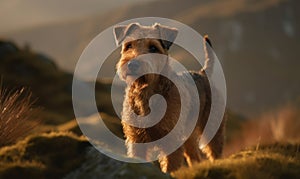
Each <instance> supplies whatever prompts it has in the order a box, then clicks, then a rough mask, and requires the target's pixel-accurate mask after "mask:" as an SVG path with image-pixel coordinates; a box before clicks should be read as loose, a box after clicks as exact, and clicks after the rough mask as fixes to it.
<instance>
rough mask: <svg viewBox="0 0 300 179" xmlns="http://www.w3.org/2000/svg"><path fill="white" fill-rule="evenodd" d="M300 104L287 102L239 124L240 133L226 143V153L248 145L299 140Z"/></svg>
mask: <svg viewBox="0 0 300 179" xmlns="http://www.w3.org/2000/svg"><path fill="white" fill-rule="evenodd" d="M299 129H300V106H299V105H296V104H293V105H292V104H287V105H285V106H283V107H281V108H278V109H276V110H272V111H269V112H266V113H264V114H262V115H261V116H259V117H257V118H256V119H252V120H248V121H246V122H244V123H243V124H242V125H241V130H240V134H239V135H236V136H234V137H232V140H231V142H229V143H228V145H227V146H228V147H227V151H226V155H228V154H231V153H235V152H237V151H239V150H241V149H244V148H246V147H248V146H259V145H262V144H270V143H274V142H299V141H300V133H299Z"/></svg>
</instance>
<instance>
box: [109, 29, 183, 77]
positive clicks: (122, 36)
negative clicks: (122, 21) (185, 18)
mask: <svg viewBox="0 0 300 179" xmlns="http://www.w3.org/2000/svg"><path fill="white" fill-rule="evenodd" d="M177 32H178V31H177V29H175V28H170V27H166V26H162V25H160V24H154V25H153V26H141V25H140V24H138V23H133V24H129V25H121V26H116V27H115V28H114V36H115V39H116V43H117V45H121V44H122V51H121V59H120V61H119V62H118V64H117V66H116V68H117V72H118V74H119V77H120V78H121V79H122V80H124V81H126V82H127V83H132V82H134V81H135V80H136V78H137V77H138V76H141V74H143V73H145V72H149V71H150V72H156V73H160V72H161V71H162V70H164V69H165V68H167V66H168V50H169V48H170V47H171V45H172V44H173V41H174V40H175V38H176V36H177ZM159 54H161V55H159ZM156 77H157V75H151V74H147V75H143V76H142V77H141V78H139V81H140V82H141V81H144V82H149V81H153V80H155V78H156Z"/></svg>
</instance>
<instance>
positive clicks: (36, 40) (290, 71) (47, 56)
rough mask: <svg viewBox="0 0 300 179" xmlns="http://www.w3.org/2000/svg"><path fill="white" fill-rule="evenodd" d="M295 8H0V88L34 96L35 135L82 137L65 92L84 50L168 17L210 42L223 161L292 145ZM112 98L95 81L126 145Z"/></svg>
mask: <svg viewBox="0 0 300 179" xmlns="http://www.w3.org/2000/svg"><path fill="white" fill-rule="evenodd" d="M298 7H300V1H298V0H261V1H257V0H227V1H218V0H189V1H181V0H161V1H158V0H122V1H121V0H111V1H100V0H84V1H83V0H63V1H59V0H51V1H47V0H27V1H22V0H1V1H0V23H1V27H0V77H1V83H2V86H3V88H8V89H13V90H16V89H20V88H22V87H26V88H27V89H29V90H30V91H32V98H33V99H34V101H35V103H34V105H33V107H38V108H42V110H41V112H40V116H42V117H40V118H42V119H40V122H39V126H40V127H39V129H35V132H36V133H38V132H41V131H42V132H43V131H53V130H56V131H62V130H64V131H72V132H74V133H76V134H78V135H80V130H79V129H78V127H76V126H77V125H76V121H75V120H74V114H73V110H72V101H71V87H72V86H71V85H72V73H73V70H74V69H75V66H76V62H77V61H78V59H79V56H80V54H81V53H82V51H83V50H84V48H85V47H86V46H87V45H88V43H89V42H90V41H91V40H92V39H93V38H94V37H95V36H96V35H98V34H99V33H100V32H101V31H103V30H104V29H106V28H108V27H110V26H112V25H114V24H116V23H119V22H121V21H124V20H128V19H131V18H138V17H147V16H153V17H155V16H157V17H165V18H170V19H174V20H177V21H180V22H181V23H184V24H187V25H189V26H190V27H192V28H193V29H195V30H196V31H197V32H199V33H200V34H201V35H204V34H208V35H209V37H210V39H211V41H212V44H213V48H214V50H215V53H216V55H217V56H218V58H219V60H220V62H221V64H222V66H223V70H224V74H225V78H226V83H227V92H228V95H227V107H228V116H229V120H228V125H227V138H226V145H225V156H228V155H230V154H232V153H233V152H236V151H238V150H240V149H242V148H244V147H246V146H251V145H257V144H260V143H272V142H278V141H298V140H299V137H300V135H299V134H298V129H299V128H300V114H299V113H300V112H299V111H300V93H299V91H300V61H299V47H300V46H299V45H300V44H299V42H300V34H299V32H300V31H299V29H300V27H299V22H300V19H299V18H300V14H299V13H300V12H298V10H297V8H298ZM99 53H101V49H99ZM118 53H119V52H116V53H115V55H114V56H113V58H118ZM171 55H172V53H171ZM174 56H175V58H176V59H179V60H180V61H181V62H182V63H183V64H185V65H186V66H187V67H188V68H189V69H191V70H193V69H195V64H194V63H193V62H191V61H188V60H185V59H187V58H188V57H187V56H185V54H181V53H180V52H176V50H174ZM197 68H198V67H197ZM195 70H196V69H195ZM105 73H110V74H113V73H114V71H111V69H110V70H108V71H106V72H105ZM109 92H110V84H109V82H101V81H99V82H98V83H97V85H96V98H97V99H99V101H101V104H99V106H98V107H99V110H100V112H101V113H103V115H106V117H105V120H106V124H107V125H108V126H110V129H111V130H112V131H113V132H114V133H116V134H117V135H119V136H120V137H122V133H121V132H120V126H119V119H117V118H116V117H115V116H116V115H115V114H114V111H112V107H111V101H110V99H109V98H110V93H109ZM0 141H1V140H0ZM0 144H1V143H0ZM2 145H4V144H2ZM5 145H6V144H5ZM0 146H1V145H0ZM0 154H1V153H0ZM3 155H4V154H3ZM0 156H1V155H0ZM58 176H60V175H58Z"/></svg>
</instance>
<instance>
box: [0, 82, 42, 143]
mask: <svg viewBox="0 0 300 179" xmlns="http://www.w3.org/2000/svg"><path fill="white" fill-rule="evenodd" d="M37 114H38V110H35V109H33V108H32V101H31V93H30V92H27V91H26V90H24V89H21V90H17V91H15V92H9V91H7V90H4V89H2V88H1V87H0V131H1V133H0V147H1V146H4V145H8V144H12V143H14V142H16V140H17V139H19V138H20V137H24V136H25V135H27V134H28V133H30V131H31V130H32V129H33V128H34V127H35V126H36V125H37V124H38V121H39V120H38V118H37Z"/></svg>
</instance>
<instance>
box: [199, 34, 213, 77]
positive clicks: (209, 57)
mask: <svg viewBox="0 0 300 179" xmlns="http://www.w3.org/2000/svg"><path fill="white" fill-rule="evenodd" d="M203 47H204V54H205V62H204V66H203V68H202V69H201V70H200V72H201V73H204V72H205V73H206V75H207V76H211V74H212V73H213V66H214V61H215V59H214V58H215V56H214V52H213V50H212V45H211V42H210V40H209V38H208V35H205V36H204V38H203Z"/></svg>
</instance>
